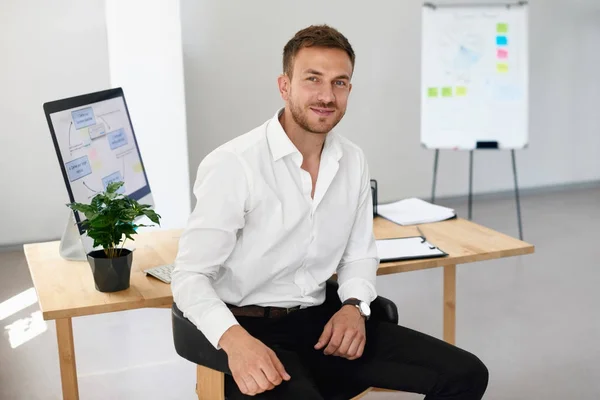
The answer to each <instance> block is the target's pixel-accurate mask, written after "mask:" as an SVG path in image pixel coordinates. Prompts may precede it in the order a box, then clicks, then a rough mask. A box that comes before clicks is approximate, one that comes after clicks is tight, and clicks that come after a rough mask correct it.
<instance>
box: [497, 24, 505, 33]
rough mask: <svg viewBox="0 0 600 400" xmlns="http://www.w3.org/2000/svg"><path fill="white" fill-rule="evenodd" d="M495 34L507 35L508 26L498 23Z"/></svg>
mask: <svg viewBox="0 0 600 400" xmlns="http://www.w3.org/2000/svg"><path fill="white" fill-rule="evenodd" d="M496 32H498V33H508V24H504V23H499V24H497V25H496Z"/></svg>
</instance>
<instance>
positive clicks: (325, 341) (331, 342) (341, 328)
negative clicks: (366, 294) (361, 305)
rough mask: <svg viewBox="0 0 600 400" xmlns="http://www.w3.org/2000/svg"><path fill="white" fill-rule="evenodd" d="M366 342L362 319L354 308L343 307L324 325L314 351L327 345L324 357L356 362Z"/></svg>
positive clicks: (350, 306)
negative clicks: (342, 358)
mask: <svg viewBox="0 0 600 400" xmlns="http://www.w3.org/2000/svg"><path fill="white" fill-rule="evenodd" d="M366 342H367V337H366V334H365V320H364V317H363V316H362V315H360V312H359V311H358V309H357V308H356V307H355V306H352V305H345V306H343V307H342V308H341V309H340V310H339V311H338V312H337V313H335V314H334V315H333V317H331V319H330V320H329V322H328V323H327V325H325V329H323V333H322V334H321V337H320V338H319V341H318V343H317V344H316V345H315V349H316V350H321V349H322V348H323V347H325V345H327V347H326V348H325V351H324V353H325V355H331V354H333V355H334V356H339V357H344V358H347V359H348V360H356V359H357V358H359V357H361V356H362V354H363V351H364V349H365V343H366Z"/></svg>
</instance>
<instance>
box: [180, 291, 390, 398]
mask: <svg viewBox="0 0 600 400" xmlns="http://www.w3.org/2000/svg"><path fill="white" fill-rule="evenodd" d="M337 289H338V284H337V282H336V281H334V280H332V279H330V280H328V281H327V287H326V300H325V301H326V302H331V301H335V302H340V300H339V297H338V295H337ZM340 306H341V303H340ZM171 316H172V324H173V340H174V343H175V350H176V351H177V354H179V355H180V356H181V357H183V358H185V359H186V360H188V361H191V362H193V363H194V364H197V383H196V393H197V394H198V399H199V400H225V399H226V396H225V395H226V394H225V393H224V392H225V389H224V382H225V381H224V374H228V375H231V371H229V366H228V362H227V354H226V353H225V352H224V351H223V350H216V349H215V348H214V347H213V345H212V344H211V343H210V342H209V341H208V340H207V339H206V337H205V336H204V335H203V334H202V332H200V331H199V330H198V328H196V326H195V325H194V324H192V322H190V321H189V320H188V319H187V318H185V317H184V316H183V313H182V312H181V311H180V310H179V309H178V308H177V305H176V304H175V303H173V307H172V313H171ZM371 318H372V319H376V320H380V321H388V322H392V323H394V324H397V323H398V309H397V308H396V305H395V304H394V303H393V302H392V301H391V300H388V299H386V298H384V297H381V296H379V297H377V298H376V299H375V300H374V301H373V302H372V303H371ZM344 384H345V385H347V382H345V383H344ZM368 389H369V388H368V387H354V388H348V387H347V386H346V387H345V388H340V387H333V386H332V387H328V388H324V389H323V390H324V391H325V392H326V393H323V395H324V396H325V398H327V399H331V400H348V399H352V398H355V396H358V395H360V394H362V393H363V392H365V391H366V390H368Z"/></svg>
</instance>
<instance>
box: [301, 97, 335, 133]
mask: <svg viewBox="0 0 600 400" xmlns="http://www.w3.org/2000/svg"><path fill="white" fill-rule="evenodd" d="M289 104H290V112H291V114H292V118H293V120H294V122H295V123H296V124H298V125H299V126H300V127H301V128H302V129H304V130H305V131H307V132H310V133H317V134H326V133H329V132H330V131H331V130H332V129H333V128H334V127H335V126H336V125H337V124H338V123H339V122H340V121H341V120H342V117H343V116H344V112H341V113H339V114H335V113H334V119H333V120H331V121H329V122H328V118H325V117H319V122H310V121H309V119H308V115H307V113H309V112H312V111H310V108H309V107H316V108H329V109H333V110H336V111H338V109H337V107H335V105H334V104H333V103H329V104H325V103H318V104H311V105H310V106H309V107H307V108H306V109H302V107H300V106H299V105H298V104H296V103H295V102H294V101H292V99H291V98H290V100H289Z"/></svg>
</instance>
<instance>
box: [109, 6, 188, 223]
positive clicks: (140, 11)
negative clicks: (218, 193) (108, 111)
mask: <svg viewBox="0 0 600 400" xmlns="http://www.w3.org/2000/svg"><path fill="white" fill-rule="evenodd" d="M106 22H107V32H108V56H109V64H110V83H111V87H122V88H123V91H124V93H125V98H126V99H127V106H128V108H129V112H130V114H131V119H132V124H133V126H134V129H135V132H136V137H137V141H138V144H139V146H140V152H141V154H142V158H143V160H144V167H145V169H146V174H147V175H148V180H149V181H150V188H151V190H152V195H153V198H154V203H155V209H156V211H157V212H158V213H159V214H160V215H161V217H162V218H161V227H162V228H183V227H184V226H185V223H186V221H187V218H188V216H189V213H190V187H189V167H188V147H187V131H186V117H185V115H186V110H185V94H184V93H185V91H184V79H183V57H182V47H181V19H180V15H179V2H177V1H163V0H127V1H123V0H106Z"/></svg>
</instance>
